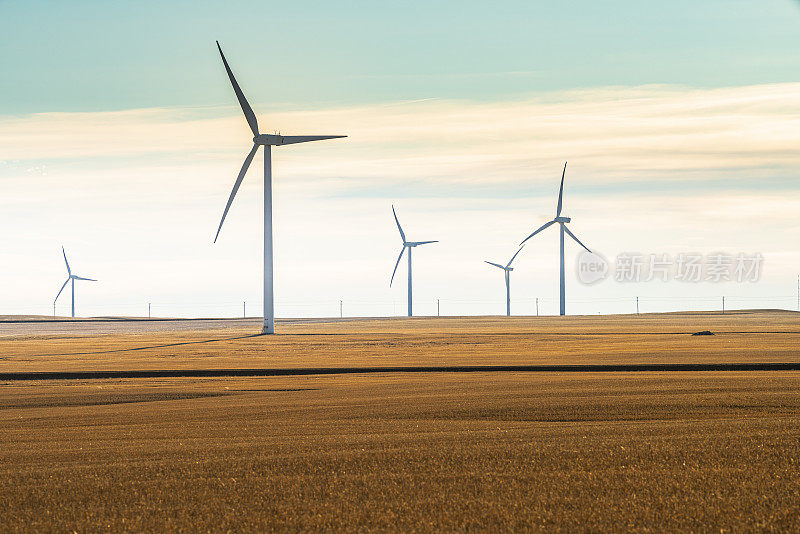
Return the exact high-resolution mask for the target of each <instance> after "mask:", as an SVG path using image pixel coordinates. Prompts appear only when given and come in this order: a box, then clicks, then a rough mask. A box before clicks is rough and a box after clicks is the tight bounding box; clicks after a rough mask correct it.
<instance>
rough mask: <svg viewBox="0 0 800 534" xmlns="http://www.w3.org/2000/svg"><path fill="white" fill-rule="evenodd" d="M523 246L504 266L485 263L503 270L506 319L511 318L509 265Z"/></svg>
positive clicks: (520, 248) (510, 269)
mask: <svg viewBox="0 0 800 534" xmlns="http://www.w3.org/2000/svg"><path fill="white" fill-rule="evenodd" d="M524 246H525V245H522V246H521V247H519V250H518V251H517V253H516V254H514V255H513V256H511V259H510V260H508V263H507V264H506V265H505V266H503V265H500V264H499V263H494V262H491V261H487V262H486V263H488V264H489V265H494V266H495V267H497V268H498V269H503V271H504V272H505V276H506V316H508V317H510V316H511V271H513V270H514V268H513V267H512V266H511V264H512V263H513V262H514V259H516V257H517V254H519V253H520V252H522V247H524Z"/></svg>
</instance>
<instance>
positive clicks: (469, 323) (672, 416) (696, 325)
mask: <svg viewBox="0 0 800 534" xmlns="http://www.w3.org/2000/svg"><path fill="white" fill-rule="evenodd" d="M278 328H279V329H280V330H279V332H280V333H279V335H276V336H269V337H264V336H254V335H253V334H254V333H255V332H257V331H258V321H256V320H229V321H225V320H207V321H204V320H192V321H129V320H86V321H75V322H64V321H48V320H44V319H36V318H7V319H6V321H5V322H0V373H3V372H6V373H13V372H19V371H64V370H110V369H115V370H135V369H197V368H207V369H211V368H214V369H223V368H224V369H236V368H258V367H269V368H303V367H341V368H346V367H359V366H370V367H380V366H387V367H388V366H395V367H396V366H428V365H431V366H434V365H435V366H441V365H527V364H564V363H568V364H614V363H697V362H706V363H742V362H744V363H757V362H762V363H763V362H784V363H787V362H790V363H798V362H800V314H797V313H792V312H775V311H755V312H737V313H730V314H726V315H720V314H712V313H709V314H702V313H692V314H663V315H641V316H613V317H608V316H605V317H564V318H558V317H538V318H537V317H520V318H510V319H508V318H504V317H502V318H497V317H470V318H415V319H359V320H343V321H342V320H296V321H283V322H279V324H278ZM700 330H711V331H712V332H714V333H715V334H716V335H714V336H691V333H693V332H696V331H700ZM799 451H800V372H796V371H751V372H728V371H725V372H722V371H715V372H630V373H586V372H562V373H546V372H471V373H456V372H430V373H425V372H421V373H420V372H415V373H403V372H391V373H389V372H387V373H371V374H359V373H343V374H339V375H327V376H323V375H308V376H290V377H286V376H284V377H268V378H237V377H229V378H204V379H196V378H158V379H156V378H148V379H114V380H6V381H2V382H0V530H2V531H67V530H75V531H79V532H80V531H96V530H116V531H142V530H148V531H154V530H157V531H180V530H190V531H195V530H208V531H227V530H234V531H270V530H287V529H288V530H308V529H340V530H349V531H361V530H402V531H431V530H475V529H485V530H492V531H496V530H504V531H509V530H523V531H524V530H529V531H537V530H543V531H565V532H567V531H570V532H571V531H620V530H626V531H640V532H642V531H695V532H697V531H703V532H705V531H712V530H714V531H729V530H732V531H797V530H798V529H800V519H798V517H799V516H800V514H799V513H798V512H800V452H799Z"/></svg>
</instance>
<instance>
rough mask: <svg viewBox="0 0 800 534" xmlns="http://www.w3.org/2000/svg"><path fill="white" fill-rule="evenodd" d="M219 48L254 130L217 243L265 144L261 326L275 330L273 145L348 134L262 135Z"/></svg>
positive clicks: (263, 329) (220, 227)
mask: <svg viewBox="0 0 800 534" xmlns="http://www.w3.org/2000/svg"><path fill="white" fill-rule="evenodd" d="M217 48H218V49H219V55H220V56H221V57H222V63H223V64H224V65H225V70H226V71H227V72H228V78H230V80H231V85H232V86H233V91H234V93H236V98H237V99H238V100H239V105H240V106H241V107H242V111H243V112H244V118H245V119H246V120H247V124H248V125H249V126H250V129H251V130H252V131H253V136H254V137H253V148H251V149H250V153H249V154H247V157H246V158H245V159H244V164H242V169H241V170H240V171H239V176H238V177H237V178H236V182H235V183H234V184H233V190H232V191H231V195H230V197H229V198H228V204H227V205H226V206H225V211H224V212H223V213H222V220H221V221H220V222H219V228H217V235H216V236H214V242H215V243H216V242H217V238H218V237H219V232H220V230H222V223H224V222H225V216H227V215H228V210H229V209H230V207H231V203H233V198H234V197H235V196H236V192H237V191H239V186H240V185H241V184H242V180H243V179H244V175H245V174H246V173H247V169H248V168H249V167H250V163H251V162H252V161H253V157H254V156H255V155H256V152H257V151H258V147H260V146H263V147H264V326H263V327H262V329H261V333H262V334H274V333H275V306H274V301H273V280H272V279H273V271H272V147H273V146H283V145H293V144H296V143H308V142H309V141H322V140H324V139H337V138H339V137H347V136H346V135H280V134H262V133H259V131H258V122H257V121H256V115H255V113H253V108H251V107H250V104H248V102H247V99H246V98H245V97H244V93H242V90H241V88H240V87H239V84H238V83H236V78H235V77H234V76H233V72H232V71H231V68H230V67H229V66H228V61H227V60H226V59H225V54H223V53H222V47H221V46H220V45H219V41H217Z"/></svg>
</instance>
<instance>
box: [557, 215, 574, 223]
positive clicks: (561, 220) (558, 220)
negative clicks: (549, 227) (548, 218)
mask: <svg viewBox="0 0 800 534" xmlns="http://www.w3.org/2000/svg"><path fill="white" fill-rule="evenodd" d="M553 220H554V221H555V222H557V223H568V222H570V221H571V220H572V219H570V218H569V217H563V216H562V217H556V218H555V219H553Z"/></svg>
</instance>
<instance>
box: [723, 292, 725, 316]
mask: <svg viewBox="0 0 800 534" xmlns="http://www.w3.org/2000/svg"><path fill="white" fill-rule="evenodd" d="M722 313H723V314H724V313H725V297H724V296H723V297H722Z"/></svg>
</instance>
